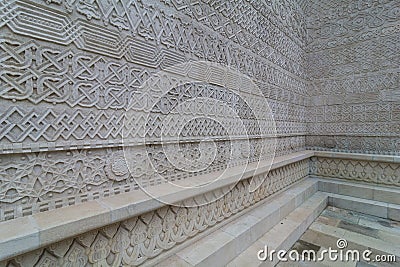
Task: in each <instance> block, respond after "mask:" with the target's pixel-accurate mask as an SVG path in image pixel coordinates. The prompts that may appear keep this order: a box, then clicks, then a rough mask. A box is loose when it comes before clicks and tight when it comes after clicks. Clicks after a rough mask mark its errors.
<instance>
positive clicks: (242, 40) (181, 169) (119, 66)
mask: <svg viewBox="0 0 400 267" xmlns="http://www.w3.org/2000/svg"><path fill="white" fill-rule="evenodd" d="M185 5H187V6H188V7H189V8H193V9H195V10H197V11H196V12H197V13H196V14H197V15H199V14H200V13H199V12H201V13H203V14H204V15H205V17H206V18H205V19H204V18H201V17H200V16H196V17H192V15H193V14H190V13H187V10H185V11H183V9H185V7H184V6H185ZM0 7H1V8H0V10H1V11H0V17H1V24H0V31H1V32H2V33H4V38H3V39H2V40H0V53H1V57H0V62H1V64H2V67H4V68H3V72H1V73H0V85H1V90H0V104H1V105H2V107H3V108H4V112H2V113H1V115H0V125H1V129H0V139H1V140H2V142H1V144H0V149H1V151H2V152H3V153H6V154H7V155H3V156H2V157H1V160H2V162H1V164H0V169H1V179H2V180H3V181H4V183H2V186H1V189H0V205H1V207H2V208H3V210H4V212H3V214H2V216H1V219H2V220H6V219H12V218H16V217H20V216H25V215H29V214H33V213H36V212H41V211H45V210H51V209H55V208H59V207H63V206H67V205H74V204H76V203H79V202H81V201H86V200H91V199H94V198H97V197H106V196H108V195H113V194H117V193H119V192H127V191H130V190H133V189H136V188H137V187H138V185H137V183H136V181H135V179H138V180H140V183H141V185H144V186H151V185H155V184H159V183H162V182H164V180H168V181H173V180H174V179H178V178H179V179H180V178H182V177H183V178H185V177H190V176H191V175H194V173H191V172H185V170H188V169H189V170H191V169H196V170H197V169H198V171H197V172H196V175H198V174H202V173H209V172H212V171H216V170H222V169H224V168H228V167H230V166H236V165H239V164H246V163H249V162H254V161H256V160H259V159H264V158H268V157H270V156H271V155H272V154H273V153H272V154H271V152H270V151H269V152H267V151H265V150H263V148H262V147H263V144H265V143H269V142H271V139H269V138H271V137H274V136H275V130H271V127H270V126H271V125H270V121H269V120H265V119H262V120H259V121H258V122H257V123H256V122H255V120H254V119H255V117H254V114H258V113H260V112H265V111H266V110H267V109H266V108H265V97H266V98H267V99H269V105H270V108H271V111H272V113H273V114H275V115H274V119H275V121H276V126H277V129H276V133H277V135H278V137H279V138H278V139H277V141H276V142H277V149H276V154H277V155H284V154H287V153H290V152H292V151H298V150H300V149H302V148H303V147H304V144H305V138H304V135H305V133H306V119H305V114H306V109H305V105H306V103H307V101H306V93H307V92H306V88H307V81H306V80H305V79H304V78H305V75H304V72H303V69H302V68H303V65H304V60H305V54H304V51H303V49H304V41H305V39H304V34H303V33H304V30H305V26H304V17H302V15H301V11H300V10H299V7H298V5H297V4H296V3H295V2H292V1H284V2H282V3H281V4H276V3H274V4H271V3H263V4H260V3H258V2H257V1H251V2H242V1H238V2H236V3H233V2H232V3H231V2H221V3H219V4H216V3H210V2H207V1H204V2H200V3H199V5H197V4H196V3H187V4H184V3H182V2H171V3H170V2H164V1H154V2H152V1H128V0H126V1H111V2H109V3H106V2H104V1H90V2H88V1H47V2H45V1H41V0H37V1H36V0H35V1H25V0H24V1H12V0H9V1H3V2H1V3H0ZM245 10H246V12H245V13H243V12H244V11H245ZM294 10H298V11H299V12H292V11H294ZM177 11H179V12H178V13H177ZM286 12H288V14H284V13H286ZM261 13H262V14H261ZM243 14H247V15H246V16H243ZM267 14H268V15H267ZM253 15H254V16H253ZM233 16H235V17H236V18H237V19H233V20H230V19H229V18H230V17H233ZM271 16H274V17H276V20H275V19H271ZM256 17H257V18H259V19H260V21H261V22H262V27H260V24H259V22H258V21H257V20H256ZM228 20H229V21H230V23H229V25H228V23H227V22H228ZM291 28H292V29H294V30H293V31H292V30H290V29H291ZM27 36H29V38H27ZM192 60H193V61H198V60H208V61H211V62H220V63H223V64H224V65H226V66H229V67H230V68H232V69H237V70H238V71H239V72H240V73H243V74H246V75H247V76H248V77H251V78H252V80H251V81H252V83H255V84H256V85H257V86H258V87H259V89H260V90H261V93H262V94H263V95H261V94H259V92H255V91H253V90H252V88H253V87H252V86H251V85H249V83H250V79H248V78H247V84H246V81H245V82H240V79H239V80H238V78H237V77H236V76H235V75H233V76H232V75H231V76H229V77H225V76H224V75H225V74H221V73H220V72H219V70H218V69H217V68H214V67H212V66H211V67H208V66H206V65H203V66H202V68H198V69H195V68H193V67H190V65H186V66H189V67H187V68H185V67H184V68H183V69H181V70H179V73H180V75H182V76H183V77H186V78H191V77H192V76H193V75H194V76H195V77H205V79H206V80H208V81H209V83H208V84H206V83H204V84H202V83H187V82H185V83H182V84H179V81H178V82H176V81H175V80H173V79H175V78H176V76H175V77H172V78H168V77H167V76H168V75H166V76H163V77H159V78H160V79H162V80H163V81H165V84H164V83H157V82H155V83H154V84H153V85H152V86H153V87H152V88H151V90H150V91H143V90H142V86H143V84H144V83H145V82H146V81H147V80H148V79H149V77H157V73H159V72H160V71H161V70H165V69H166V68H167V67H170V66H176V65H177V64H179V63H183V62H187V61H192ZM221 81H223V82H221ZM225 83H227V84H225ZM171 84H177V86H170V85H171ZM168 86H170V88H169V89H170V90H167V91H165V90H166V89H165V88H166V87H168ZM228 88H230V89H229V90H228ZM239 93H240V95H239ZM243 95H245V97H243ZM202 98H207V99H213V100H216V101H217V102H218V103H219V104H215V105H210V102H209V101H208V102H207V101H202ZM192 99H196V101H195V102H191V100H192ZM155 100H156V101H155ZM183 102H185V105H184V108H182V105H180V104H181V103H183ZM229 110H234V111H236V113H235V114H234V116H233V115H232V112H228V111H229ZM127 111H129V112H131V111H132V112H133V113H132V114H130V115H132V116H129V117H128V118H127V116H126V112H127ZM253 113H254V114H253ZM207 116H211V117H212V119H210V118H204V117H207ZM242 126H243V127H242ZM142 139H144V140H145V141H146V142H147V143H148V144H146V145H143V144H142V143H141V142H140V141H143V140H142ZM231 139H232V140H231ZM227 140H231V141H232V142H231V143H230V144H229V142H227ZM123 141H126V142H127V143H129V145H132V146H133V147H134V149H136V150H137V151H135V153H136V154H135V157H134V158H130V159H129V163H128V164H126V162H124V157H123V153H122V152H121V151H120V150H118V148H117V147H121V146H122V145H123ZM165 141H168V142H170V143H169V144H168V145H166V146H165V147H162V146H160V143H162V142H165ZM247 142H248V143H249V145H248V149H247V150H246V151H245V150H243V149H242V148H243V147H246V143H247ZM149 144H150V145H149ZM165 148H167V149H169V151H171V150H172V151H174V150H176V151H177V153H176V154H178V152H179V153H180V154H181V155H183V158H184V159H189V160H181V159H180V158H179V157H178V160H176V159H175V157H173V158H174V159H175V160H176V162H170V161H171V158H168V156H167V155H166V154H165V153H164V152H163V149H165ZM200 148H205V150H204V152H205V153H201V152H202V151H201V149H200ZM213 149H214V150H213ZM58 150H61V151H58ZM203 154H204V155H203ZM145 156H146V157H148V158H146V159H145V158H144V157H145ZM173 156H174V155H173ZM175 156H176V155H175ZM127 165H129V166H130V165H137V166H140V168H139V167H137V168H133V170H131V169H130V168H128V167H127ZM150 169H151V170H152V171H154V173H149V170H150ZM159 175H161V176H162V178H160V176H159Z"/></svg>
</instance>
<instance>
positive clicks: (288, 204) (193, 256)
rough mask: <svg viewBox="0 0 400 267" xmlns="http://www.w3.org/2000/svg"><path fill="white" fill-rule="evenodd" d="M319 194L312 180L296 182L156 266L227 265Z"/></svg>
mask: <svg viewBox="0 0 400 267" xmlns="http://www.w3.org/2000/svg"><path fill="white" fill-rule="evenodd" d="M308 182H310V181H309V180H308ZM316 194H317V195H320V194H319V193H317V192H316V188H315V187H314V185H313V184H309V185H304V184H303V185H297V186H296V187H293V188H290V189H288V190H285V191H284V192H282V193H281V194H279V195H275V196H273V197H272V198H270V199H269V200H268V201H267V202H265V203H263V204H262V205H260V206H258V207H257V208H255V209H253V210H251V211H249V212H246V213H245V214H244V215H242V216H240V217H239V218H237V219H236V220H234V221H232V222H230V223H228V224H227V225H225V226H223V227H221V228H219V229H218V230H216V231H215V232H213V233H212V234H209V235H207V236H205V237H203V238H202V239H200V240H198V241H197V242H194V243H193V244H191V245H189V246H187V247H185V248H184V249H182V250H180V251H178V252H177V253H176V254H175V255H172V256H171V257H170V258H169V259H167V260H166V261H164V262H163V263H162V264H159V265H157V266H168V264H172V266H175V265H183V266H215V264H216V263H218V265H225V264H227V263H228V262H229V261H230V260H232V259H233V258H235V257H236V256H237V255H238V254H240V253H241V252H242V251H244V250H245V249H246V248H247V247H249V246H250V245H251V244H253V243H254V242H255V241H256V240H257V239H259V238H260V237H261V236H262V235H264V234H265V233H266V232H267V231H268V230H270V229H271V228H273V227H274V226H275V225H276V224H278V223H279V221H281V220H283V219H284V218H285V217H286V216H288V215H289V214H290V213H291V212H293V211H294V210H295V209H297V208H299V207H301V206H302V205H303V204H304V203H305V202H307V201H309V199H312V200H311V201H313V200H315V198H316V197H315V196H316ZM323 198H324V199H325V202H324V206H323V208H324V207H325V206H326V203H327V197H326V196H324V197H323ZM313 202H314V201H313ZM323 208H322V209H321V211H322V210H323ZM310 223H311V222H310ZM221 257H223V258H221Z"/></svg>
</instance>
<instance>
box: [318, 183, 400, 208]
mask: <svg viewBox="0 0 400 267" xmlns="http://www.w3.org/2000/svg"><path fill="white" fill-rule="evenodd" d="M311 179H317V180H318V190H319V191H322V192H327V193H333V194H339V195H345V196H350V197H357V198H362V199H369V200H374V201H380V202H385V203H391V204H395V205H400V188H395V187H393V186H381V185H379V186H378V185H375V184H365V183H358V182H348V181H343V180H338V179H326V178H311Z"/></svg>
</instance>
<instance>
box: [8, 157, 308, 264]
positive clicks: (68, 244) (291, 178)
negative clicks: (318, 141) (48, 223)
mask: <svg viewBox="0 0 400 267" xmlns="http://www.w3.org/2000/svg"><path fill="white" fill-rule="evenodd" d="M265 175H267V177H266V179H264V177H263V176H265ZM307 175H308V160H303V161H299V162H296V163H293V164H290V165H287V166H285V167H282V168H279V169H275V170H273V171H271V172H269V173H268V174H260V175H259V177H256V179H259V180H262V181H264V182H263V183H262V184H261V186H260V187H259V188H258V189H257V190H255V191H254V192H250V190H249V187H250V186H251V185H250V179H247V180H243V181H241V182H239V183H238V184H237V185H236V186H235V187H234V188H233V190H231V191H230V193H228V194H226V195H224V196H223V197H222V198H220V199H218V200H216V201H214V202H211V203H209V204H206V205H201V206H196V205H191V206H192V207H178V206H165V207H163V208H160V209H158V210H155V211H152V212H149V213H146V214H142V215H140V216H138V217H133V218H130V219H128V220H125V221H122V222H119V223H116V224H112V225H107V226H105V227H103V228H101V229H97V230H93V231H91V232H88V233H85V234H83V235H80V236H77V237H75V238H70V239H67V240H63V241H61V242H59V243H56V244H52V245H50V246H48V247H45V248H41V249H38V250H36V251H32V252H29V253H27V254H23V255H21V256H18V257H16V258H14V259H11V260H9V261H7V262H3V264H6V265H7V266H27V265H32V263H33V264H34V266H45V265H47V266H48V265H50V266H102V265H103V266H104V265H106V266H120V265H129V266H137V265H140V264H141V263H143V262H145V261H146V260H148V259H151V258H154V257H156V256H158V255H159V254H160V253H162V252H163V251H165V250H168V249H170V248H172V247H173V246H175V245H177V244H179V243H182V242H184V241H185V240H188V239H190V238H191V237H193V236H195V235H196V234H198V233H200V232H202V231H204V230H206V229H208V228H211V227H213V226H214V225H218V223H219V222H221V221H222V220H224V219H226V218H229V217H231V216H232V215H234V214H236V213H238V212H240V211H241V210H243V209H245V208H247V207H249V206H252V205H254V204H255V203H257V202H259V201H260V200H262V199H264V198H266V197H267V196H269V195H271V194H273V193H275V192H278V191H279V190H281V189H283V188H285V187H287V186H288V185H290V184H292V183H294V182H296V181H298V180H300V179H302V178H304V177H305V176H307ZM220 190H221V192H222V191H223V190H224V189H223V188H222V189H220ZM216 194H219V193H216ZM197 198H205V196H204V195H201V196H198V197H197ZM186 201H187V203H193V204H195V203H196V201H199V199H196V198H191V199H188V200H186ZM200 202H202V201H201V200H200ZM0 264H1V263H0Z"/></svg>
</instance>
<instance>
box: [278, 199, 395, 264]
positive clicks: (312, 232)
mask: <svg viewBox="0 0 400 267" xmlns="http://www.w3.org/2000/svg"><path fill="white" fill-rule="evenodd" d="M338 238H344V239H346V241H347V247H346V248H345V249H343V251H344V253H345V251H346V250H353V249H357V250H359V251H361V253H362V251H364V250H365V249H370V250H371V251H372V254H371V256H370V258H371V259H374V258H375V256H376V255H388V254H394V255H396V262H391V263H388V262H386V263H383V262H379V263H377V262H372V261H370V262H368V263H367V262H365V261H362V260H360V261H359V262H355V261H349V262H343V261H337V262H333V261H330V260H329V259H328V256H327V254H325V255H326V257H325V261H323V262H312V261H308V262H280V263H279V264H278V265H277V266H279V267H285V266H355V267H367V266H368V267H370V266H400V222H397V221H391V220H387V219H382V218H378V217H374V216H370V215H365V214H362V213H358V212H353V211H349V210H344V209H339V208H335V207H330V206H328V207H327V208H326V209H325V210H324V211H323V212H322V213H321V215H320V216H319V217H318V218H317V219H316V220H315V221H314V222H313V223H312V224H311V226H310V227H309V229H308V230H307V231H306V232H305V233H304V234H303V235H302V236H301V238H300V239H299V240H298V241H297V242H296V243H295V245H294V246H293V247H292V249H293V250H297V251H298V252H299V253H301V252H302V251H303V250H313V251H315V252H316V253H317V254H316V255H317V257H319V256H320V254H321V251H322V250H323V249H327V248H329V247H331V248H332V249H338V247H337V240H338ZM361 253H360V257H362V256H361V255H362V254H361Z"/></svg>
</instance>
